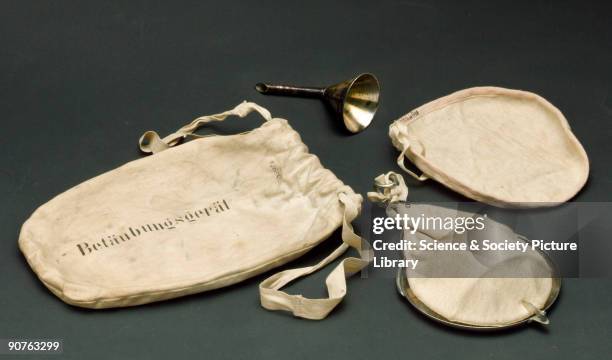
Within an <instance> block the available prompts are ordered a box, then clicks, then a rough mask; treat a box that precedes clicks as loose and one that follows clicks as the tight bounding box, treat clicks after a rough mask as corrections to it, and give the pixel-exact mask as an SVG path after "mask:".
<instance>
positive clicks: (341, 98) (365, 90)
mask: <svg viewBox="0 0 612 360" xmlns="http://www.w3.org/2000/svg"><path fill="white" fill-rule="evenodd" d="M255 89H256V90H257V91H259V92H260V93H262V94H270V95H288V96H306V97H318V98H323V99H325V100H326V101H327V102H328V103H329V104H330V105H331V107H332V108H333V109H334V110H335V111H336V113H337V114H338V116H339V117H341V118H342V121H343V123H344V126H345V127H346V129H347V130H348V131H350V132H351V133H358V132H361V131H363V130H365V128H367V127H368V125H370V123H371V122H372V119H373V118H374V114H376V110H377V109H378V98H379V96H380V85H379V83H378V80H377V79H376V77H375V76H374V75H372V74H368V73H365V74H361V75H359V76H357V77H355V78H354V79H351V80H347V81H343V82H341V83H338V84H335V85H331V86H328V87H326V88H320V87H297V86H286V85H270V84H264V83H259V84H257V85H255Z"/></svg>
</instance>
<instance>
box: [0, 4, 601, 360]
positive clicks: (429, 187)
mask: <svg viewBox="0 0 612 360" xmlns="http://www.w3.org/2000/svg"><path fill="white" fill-rule="evenodd" d="M611 18H612V6H611V5H610V3H609V2H608V3H606V2H578V1H575V2H559V1H538V2H533V1H503V2H495V3H493V2H487V1H478V2H475V1H468V2H455V1H435V2H433V1H432V2H426V1H337V2H330V1H308V2H287V1H250V2H247V1H244V2H231V1H215V2H210V1H209V2H206V1H193V2H159V1H132V2H119V1H116V2H115V1H113V2H104V3H97V2H96V3H93V2H92V3H86V2H80V1H2V2H1V3H0V124H1V126H0V129H1V132H0V135H1V140H0V199H2V201H1V202H0V229H2V237H1V241H0V254H1V255H0V256H1V258H0V281H1V284H2V288H1V290H0V291H1V293H0V294H1V295H0V338H9V337H30V338H61V339H63V340H64V353H63V355H62V357H65V358H71V359H83V358H88V359H98V358H100V359H104V358H131V359H138V358H143V359H144V358H147V359H149V358H160V359H165V358H170V357H178V358H193V357H199V358H232V359H235V358H268V359H275V358H304V359H305V358H310V359H312V358H335V359H338V358H349V357H354V358H390V357H396V358H400V357H401V358H404V357H406V358H412V359H418V358H427V359H429V358H472V359H473V358H478V359H480V358H494V359H515V358H517V357H521V358H537V359H544V358H557V359H561V358H571V359H601V358H605V357H609V356H610V352H611V351H612V345H611V341H610V339H611V338H612V336H611V335H612V334H611V325H612V307H611V306H610V304H611V303H612V283H611V282H610V281H609V280H586V279H580V280H568V281H565V283H564V287H563V290H562V295H561V298H560V299H559V301H558V303H557V304H556V306H555V307H554V308H553V309H552V311H551V319H552V324H551V325H550V326H549V327H548V328H547V329H541V328H539V327H537V326H527V327H525V328H521V329H519V330H514V331H506V332H502V333H491V334H475V333H467V332H459V331H454V330H451V329H448V328H444V327H441V326H438V325H436V324H434V323H432V322H430V321H428V320H426V319H424V318H423V317H422V316H420V315H419V314H417V313H416V312H415V311H414V310H413V309H412V308H411V307H410V306H409V305H408V304H407V303H406V302H405V301H403V300H402V299H401V298H400V297H399V296H398V295H397V294H396V292H395V289H394V284H393V282H392V281H391V280H390V279H389V278H386V277H380V276H376V272H371V273H370V275H371V276H370V278H369V279H353V280H351V281H350V283H349V288H350V289H349V296H348V298H347V299H346V301H345V303H344V304H342V305H341V306H340V308H339V309H337V311H335V312H334V313H333V314H332V315H331V316H330V317H329V318H328V319H326V320H324V321H305V320H299V319H295V318H292V317H291V316H289V315H287V314H285V313H273V312H268V311H264V310H262V309H261V308H260V306H259V299H258V295H257V284H258V282H259V281H260V280H262V279H263V276H260V277H258V278H254V279H252V280H250V281H246V282H244V283H242V284H239V285H236V286H232V287H230V288H227V289H223V290H220V291H213V292H210V293H205V294H201V295H195V296H190V297H187V298H183V299H178V300H174V301H167V302H163V303H159V304H152V305H147V306H141V307H137V308H131V309H115V310H106V311H90V310H83V309H78V308H74V307H71V306H68V305H65V304H63V303H62V302H61V301H59V300H58V299H56V298H55V297H54V296H53V295H51V294H50V292H49V291H47V290H46V289H45V288H44V287H43V286H42V285H41V284H40V283H39V282H38V280H37V279H36V277H35V275H34V274H33V273H32V272H31V270H30V269H29V267H28V266H27V264H26V263H25V261H24V259H23V257H22V256H21V254H20V253H19V250H18V248H17V238H18V233H19V229H20V226H21V224H22V223H23V222H24V221H25V220H26V219H27V217H28V216H29V215H30V214H31V213H32V211H34V209H35V208H36V207H38V206H39V205H41V204H43V203H44V202H46V201H47V200H49V199H50V198H51V197H52V196H54V195H56V194H58V193H60V192H62V191H64V190H66V189H68V188H70V187H72V186H74V185H76V184H78V183H80V182H82V181H84V180H86V179H88V178H90V177H93V176H95V175H98V174H100V173H102V172H104V171H107V170H110V169H113V168H115V167H117V166H119V165H121V164H123V163H125V162H127V161H130V160H132V159H136V158H138V157H140V156H141V155H140V154H139V152H138V151H137V148H136V140H137V139H138V137H139V136H140V135H141V134H142V132H143V131H145V130H149V129H156V130H158V131H159V132H160V133H161V134H166V133H168V132H170V131H172V130H174V129H176V128H178V127H179V126H181V125H183V124H184V123H186V122H187V121H190V120H191V119H192V118H194V117H195V116H197V115H201V114H210V113H215V112H219V111H222V110H226V109H229V108H231V107H233V106H234V105H236V104H237V103H238V102H240V101H242V100H244V99H250V100H253V101H256V102H258V103H259V104H261V105H263V106H265V107H267V108H268V109H270V110H271V111H272V113H273V114H274V115H276V116H279V117H284V118H287V119H289V120H290V121H291V124H292V126H293V127H294V128H295V129H296V130H297V131H299V133H300V134H301V135H302V137H303V141H304V142H305V143H306V144H307V145H308V146H309V148H310V150H311V151H312V152H313V153H315V154H317V155H319V156H320V158H321V160H322V162H323V164H324V165H325V166H327V167H328V168H330V169H331V170H333V171H334V172H335V173H336V174H337V176H338V177H339V178H341V179H343V180H344V181H345V182H346V183H347V184H349V185H350V186H352V187H353V188H354V189H355V190H356V191H358V192H361V193H365V192H366V191H368V190H370V187H371V183H372V179H373V177H374V176H376V175H378V174H380V173H382V172H386V171H388V170H397V166H396V165H395V162H394V160H395V157H396V155H397V153H396V151H395V150H394V149H393V148H392V146H391V144H390V141H389V139H388V137H387V128H388V125H389V124H390V123H391V122H392V121H393V120H394V119H396V118H398V117H399V116H401V115H403V114H404V113H406V112H408V111H409V110H411V109H412V108H414V107H416V106H419V105H421V104H423V103H425V102H427V101H429V100H433V99H435V98H438V97H441V96H443V95H446V94H448V93H450V92H452V91H455V90H459V89H462V88H466V87H470V86H475V85H497V86H504V87H509V88H519V89H524V90H529V91H533V92H536V93H538V94H541V95H542V96H544V97H545V98H547V99H548V100H550V101H551V102H552V103H553V104H555V105H557V106H558V107H559V108H560V109H561V110H562V111H563V112H564V114H565V115H566V117H567V118H568V120H569V121H570V123H571V125H572V128H573V130H574V132H575V134H576V135H577V137H578V138H579V139H580V140H581V141H582V143H583V144H584V146H585V148H586V150H587V153H588V154H589V156H590V160H591V166H592V168H591V176H590V180H589V183H588V185H587V186H586V188H585V189H584V190H583V191H582V192H581V193H580V194H579V195H578V196H577V197H576V200H578V201H611V200H612V167H611V166H610V163H611V160H612V159H611V154H612V142H610V137H611V136H612V87H611V84H610V80H612V66H611V65H612V25H611V24H612V22H611V20H610V19H611ZM365 71H369V72H372V73H374V74H376V75H377V76H378V78H379V79H380V81H381V83H382V102H381V107H380V110H379V112H378V114H377V117H376V119H375V122H374V123H373V125H372V126H371V127H370V128H369V129H368V130H367V131H366V132H365V133H363V134H360V135H357V136H346V134H345V133H343V132H342V131H340V129H339V127H338V126H337V125H336V124H334V122H333V121H332V117H331V116H330V114H329V112H328V111H327V109H326V108H325V106H324V105H323V104H322V103H319V102H317V101H316V100H298V99H289V98H275V97H264V96H262V95H259V94H257V93H256V92H255V91H254V90H253V85H254V84H255V83H256V82H258V81H277V82H289V83H296V84H313V85H318V84H321V85H323V84H327V83H334V82H337V81H340V80H343V79H346V78H349V77H352V76H354V75H356V74H357V73H360V72H365ZM258 123H259V120H258V119H257V118H256V117H255V116H252V117H249V118H248V119H247V120H242V121H230V122H226V123H223V124H221V125H216V126H215V127H214V129H215V131H217V132H219V133H233V132H236V131H241V130H246V129H250V128H253V127H255V126H257V125H258ZM204 132H206V131H204ZM202 161H207V159H206V157H205V155H203V156H202ZM410 198H411V199H412V200H414V201H447V200H450V201H457V200H462V198H461V197H460V196H458V195H455V194H453V193H452V192H450V191H448V190H446V189H444V188H443V187H441V186H439V185H436V184H434V183H427V184H426V185H421V186H419V185H416V184H411V194H410ZM365 217H367V215H364V216H363V218H365ZM358 227H359V228H360V230H362V231H365V230H367V228H364V225H363V224H362V225H361V226H358ZM279 241H281V240H280V239H279ZM339 242H340V239H339V237H338V234H335V235H334V236H333V237H332V238H331V239H330V240H329V241H327V242H326V243H325V244H324V245H322V246H321V247H320V248H319V249H316V250H315V251H313V252H312V253H310V254H308V255H307V256H304V257H303V258H302V259H300V260H299V261H297V262H295V263H293V264H291V266H296V265H300V264H310V263H313V262H314V261H316V260H317V259H318V258H320V257H321V256H323V255H324V254H325V253H327V252H328V251H330V250H331V249H332V248H334V247H335V246H336V245H337V244H338V243H339ZM328 271H329V270H324V271H322V272H321V273H320V274H317V275H315V276H313V277H311V278H308V279H306V280H304V281H301V282H300V283H299V284H297V285H295V286H292V287H291V288H290V290H291V291H294V292H298V291H301V292H304V293H305V294H306V295H310V296H321V295H323V294H324V289H323V285H322V281H323V279H324V277H325V275H326V273H327V272H328ZM27 357H28V356H24V357H20V358H27Z"/></svg>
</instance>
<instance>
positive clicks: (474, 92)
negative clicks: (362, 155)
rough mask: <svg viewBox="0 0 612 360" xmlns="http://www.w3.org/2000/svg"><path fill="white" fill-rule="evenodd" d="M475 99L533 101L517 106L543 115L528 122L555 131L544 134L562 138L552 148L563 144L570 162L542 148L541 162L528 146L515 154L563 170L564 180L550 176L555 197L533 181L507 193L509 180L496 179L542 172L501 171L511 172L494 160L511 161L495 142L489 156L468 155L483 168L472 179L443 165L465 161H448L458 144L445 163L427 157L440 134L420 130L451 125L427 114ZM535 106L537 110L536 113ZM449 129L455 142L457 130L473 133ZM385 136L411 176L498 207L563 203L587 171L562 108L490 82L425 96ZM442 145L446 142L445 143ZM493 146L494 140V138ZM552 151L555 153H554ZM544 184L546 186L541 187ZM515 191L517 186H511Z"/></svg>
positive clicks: (521, 168)
mask: <svg viewBox="0 0 612 360" xmlns="http://www.w3.org/2000/svg"><path fill="white" fill-rule="evenodd" d="M479 98H480V99H487V98H488V99H497V98H499V99H501V101H510V102H512V101H516V100H519V101H521V102H525V104H527V106H529V105H532V109H521V111H534V112H531V114H532V116H533V117H534V118H535V117H536V116H542V117H543V118H546V119H547V121H548V122H546V123H542V122H534V121H531V120H532V119H531V117H530V118H529V120H530V121H529V124H535V125H533V127H535V128H539V130H542V131H544V132H545V133H554V134H556V136H552V137H550V138H549V139H553V141H552V143H553V144H555V141H554V139H563V141H564V142H565V144H566V146H560V145H558V144H556V145H555V146H556V148H555V149H556V150H559V149H563V151H564V152H567V153H571V154H572V156H571V157H569V158H567V159H568V160H567V161H566V162H567V163H569V164H571V165H572V166H571V167H566V166H561V165H558V164H555V162H553V161H552V160H550V156H549V155H550V154H549V153H548V152H545V153H546V154H549V155H547V156H549V158H548V159H546V161H543V160H541V159H540V156H538V153H535V152H530V151H531V150H533V149H532V148H525V149H523V150H525V151H523V152H522V153H520V152H519V153H520V154H522V155H527V157H529V158H530V159H531V160H533V159H535V158H537V159H539V161H541V162H540V163H539V164H540V165H542V164H546V165H550V164H554V165H551V167H552V168H553V169H555V170H556V172H561V171H563V173H564V175H563V181H559V177H560V176H561V175H559V176H557V177H556V178H555V179H556V181H555V182H557V183H560V184H561V185H560V186H557V187H556V189H557V190H558V192H559V193H557V194H555V195H554V196H552V195H550V196H544V197H541V196H539V195H538V196H536V195H534V194H539V193H540V192H539V189H538V188H537V187H534V186H533V185H532V188H531V191H528V193H529V194H528V195H525V196H523V195H524V193H525V191H527V190H530V189H529V188H527V189H526V190H525V188H524V187H520V192H521V193H523V195H522V196H516V194H515V193H512V192H510V193H507V188H506V189H505V188H504V185H508V184H509V183H511V182H508V181H506V182H504V181H503V180H500V179H515V180H516V179H518V178H519V175H517V174H520V175H524V171H525V169H526V168H531V175H534V174H535V175H541V174H538V173H537V172H535V173H534V170H533V169H534V168H536V169H538V168H540V167H539V166H531V167H530V166H518V165H513V166H515V167H516V168H515V169H513V170H512V171H509V170H506V171H507V172H509V173H510V175H509V176H506V175H508V174H507V173H504V172H499V171H500V168H499V166H498V165H499V164H500V163H501V164H510V162H508V159H506V158H505V157H499V156H500V155H499V154H498V151H499V149H500V147H495V148H494V149H493V150H495V151H490V153H491V154H493V153H495V155H491V156H490V157H487V158H479V157H477V156H476V157H474V158H472V161H474V160H476V163H478V164H480V165H482V166H484V167H480V166H479V167H477V170H478V172H477V174H480V175H479V176H476V179H477V180H479V181H475V180H474V173H473V172H470V176H469V177H468V178H469V180H466V179H468V178H466V176H465V174H460V173H457V169H454V168H453V167H452V166H449V165H448V161H451V163H453V164H462V161H463V163H465V161H466V160H464V158H462V157H461V158H460V159H459V160H457V161H452V160H456V159H453V157H454V158H457V156H458V154H459V152H458V150H460V149H461V148H455V150H453V153H452V154H450V157H449V158H448V159H447V160H445V161H446V162H447V163H441V162H440V161H438V160H435V159H432V158H431V156H432V153H431V151H432V149H433V150H434V153H435V152H438V153H439V152H440V148H441V147H440V145H439V144H440V141H442V139H438V137H439V135H440V133H439V132H437V131H436V132H435V134H433V135H432V136H427V137H424V136H423V132H424V131H425V130H424V129H425V128H430V129H431V130H432V131H433V130H434V129H440V128H442V129H445V126H446V127H448V126H451V125H445V124H446V122H442V121H440V120H438V121H434V122H432V121H429V120H431V119H432V118H431V116H434V117H435V116H436V115H435V113H436V112H438V111H440V110H443V111H450V109H451V107H453V106H456V105H457V104H458V103H466V104H467V103H468V101H471V100H473V99H479ZM506 106H510V105H509V104H506ZM510 108H511V109H514V107H512V106H510ZM480 111H481V112H482V113H486V114H487V115H490V114H489V113H487V112H486V111H485V110H482V109H481V110H480ZM535 111H538V112H541V113H538V112H535ZM482 113H478V114H480V115H482ZM496 113H499V114H505V112H504V111H500V110H499V109H496V110H495V113H493V115H495V114H496ZM534 114H535V115H534ZM543 114H544V115H543ZM470 115H472V114H468V115H464V114H462V115H461V119H463V122H464V121H465V119H469V116H470ZM500 116H502V115H500ZM522 118H523V117H521V118H517V119H522ZM428 119H429V120H428ZM540 120H542V119H540ZM423 121H429V123H425V124H426V126H425V125H423ZM515 123H517V124H521V122H520V121H517V122H515ZM523 123H524V122H523ZM416 124H418V125H416ZM502 124H503V123H502ZM415 126H416V130H418V131H419V132H418V133H415V131H414V130H415ZM521 128H522V127H521ZM419 129H420V130H419ZM452 129H453V130H456V131H448V133H452V134H453V135H452V139H453V140H451V142H453V141H459V140H454V139H458V135H459V134H461V133H463V134H464V137H469V136H468V135H474V134H473V133H470V132H468V130H470V129H468V128H467V127H466V126H464V127H463V128H452ZM445 130H448V128H446V129H445ZM461 130H463V132H461ZM430 135H431V134H430ZM515 135H516V134H515ZM389 136H390V138H391V141H392V143H393V145H394V146H395V148H396V149H398V150H399V151H400V152H401V153H400V155H399V157H398V159H397V163H398V165H399V166H400V167H401V168H402V169H403V170H404V171H405V172H406V173H408V174H409V175H411V176H413V177H414V178H416V179H418V180H420V181H424V180H426V179H428V178H431V179H433V180H436V181H437V182H439V183H441V184H443V185H444V186H446V187H448V188H449V189H451V190H453V191H455V192H458V193H460V194H462V195H464V196H466V197H468V198H471V199H474V200H477V201H481V202H484V203H487V204H490V205H493V206H498V207H502V208H535V207H548V206H556V205H559V204H560V203H563V202H565V201H568V200H570V199H571V198H573V197H574V196H575V195H576V194H577V193H578V192H579V191H580V189H582V188H583V187H584V185H585V184H586V181H587V179H588V174H589V160H588V156H587V154H586V152H585V150H584V148H583V146H582V144H581V143H580V142H579V141H578V139H577V138H576V136H575V135H574V134H573V132H572V131H571V128H570V126H569V123H568V122H567V119H566V118H565V116H564V115H563V114H562V113H561V111H560V110H559V109H557V108H556V107H555V106H554V105H553V104H551V103H550V102H548V101H547V100H546V99H544V98H543V97H541V96H539V95H537V94H534V93H531V92H527V91H521V90H513V89H505V88H500V87H493V86H484V87H474V88H468V89H464V90H460V91H457V92H454V93H452V94H450V95H447V96H443V97H441V98H438V99H436V100H433V101H430V102H428V103H426V104H424V105H422V106H420V107H418V108H416V109H415V110H412V111H410V112H409V113H407V114H406V115H404V116H402V117H400V118H399V119H398V120H396V121H394V122H393V123H392V124H391V125H390V127H389ZM504 136H505V137H500V138H499V139H505V140H512V137H511V136H508V135H504ZM561 137H562V138H561ZM432 139H433V140H432ZM530 140H532V141H533V144H538V145H539V143H540V142H539V141H535V140H533V139H530ZM422 141H424V142H425V143H427V142H429V143H430V145H429V146H425V145H424V144H423V143H422ZM436 141H438V145H436ZM500 141H501V140H500ZM526 143H528V142H526ZM444 144H445V146H446V143H444ZM459 144H460V145H465V144H462V143H459ZM533 144H531V145H533ZM497 145H499V143H498V144H497ZM432 146H433V148H432ZM436 147H437V149H436ZM428 149H429V151H430V152H429V153H428V152H427V151H428ZM483 149H484V148H483ZM502 149H503V148H502ZM489 150H491V149H489ZM504 152H506V155H508V154H512V153H513V152H515V153H516V149H514V151H513V150H511V149H509V148H508V149H507V150H505V151H504ZM480 155H482V154H480ZM502 155H504V154H503V152H502ZM514 155H516V154H514ZM556 155H559V154H556ZM561 155H565V154H564V153H561ZM487 156H488V155H487ZM406 157H407V158H408V159H409V160H410V161H411V162H412V163H413V164H414V165H415V166H416V167H417V168H418V169H419V170H421V171H422V172H423V174H422V175H417V174H415V173H414V172H413V171H411V170H409V169H407V167H406V164H405V163H404V161H405V158H406ZM496 157H497V158H496ZM438 158H441V157H440V154H438ZM517 158H518V157H514V158H513V159H517ZM553 158H558V159H566V158H565V157H564V156H558V157H555V156H553ZM492 160H495V161H492ZM486 161H489V162H488V163H487V162H486ZM523 161H524V162H525V163H524V164H522V165H532V164H533V163H532V162H530V161H526V160H523ZM468 163H471V162H468ZM491 163H494V164H495V166H494V167H493V165H491ZM515 163H516V162H513V164H515ZM440 165H442V166H440ZM487 165H488V166H492V167H491V168H487V167H486V166H487ZM562 165H566V164H562ZM459 168H461V169H464V168H465V167H463V166H459ZM483 169H485V170H486V169H488V170H487V171H484V170H483ZM493 169H495V171H493ZM489 170H490V171H489ZM570 171H572V173H571V175H572V176H571V177H570V179H571V181H570V180H567V179H568V177H567V176H566V174H567V173H568V172H570ZM493 173H497V175H498V176H497V178H496V179H492V178H491V176H492V174H493ZM482 174H487V175H486V177H485V175H482ZM462 175H463V176H462ZM502 175H503V176H502ZM546 176H548V175H546ZM479 177H480V179H479ZM533 179H534V178H531V177H530V178H529V181H530V182H531V181H532V180H533ZM540 180H542V179H540ZM545 180H546V181H544V180H542V181H540V183H548V180H549V179H548V178H546V179H545ZM479 182H480V183H479ZM523 183H524V182H523ZM492 185H495V186H493V187H492ZM540 185H541V184H540ZM540 187H541V186H540ZM492 188H495V189H496V190H491V189H492ZM546 189H550V187H546ZM514 190H516V188H515V189H514ZM547 191H548V190H547ZM509 194H510V195H509Z"/></svg>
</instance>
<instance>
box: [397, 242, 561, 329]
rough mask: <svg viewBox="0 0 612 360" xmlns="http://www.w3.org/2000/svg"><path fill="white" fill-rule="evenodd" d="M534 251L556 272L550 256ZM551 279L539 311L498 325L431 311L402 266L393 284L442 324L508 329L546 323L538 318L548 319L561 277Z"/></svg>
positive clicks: (470, 327)
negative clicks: (477, 322)
mask: <svg viewBox="0 0 612 360" xmlns="http://www.w3.org/2000/svg"><path fill="white" fill-rule="evenodd" d="M536 251H537V252H538V253H539V254H540V255H541V256H542V257H543V258H544V260H545V261H546V263H547V264H548V265H549V266H550V267H551V269H552V273H553V274H556V273H557V270H556V269H557V268H556V266H555V264H554V263H553V261H552V260H551V259H550V257H549V256H548V255H547V254H546V253H545V252H543V251H540V250H536ZM551 280H552V284H551V290H550V293H549V294H548V297H547V299H546V302H545V303H544V306H543V307H542V308H541V309H538V310H539V311H540V312H541V313H539V314H534V315H532V316H529V317H526V318H524V319H522V320H518V321H513V322H509V323H506V324H499V325H475V324H469V323H464V322H460V321H453V320H449V319H447V318H446V317H444V316H442V315H440V314H438V313H437V312H435V311H433V310H432V309H431V308H430V307H429V306H427V305H426V304H425V303H424V302H422V301H421V300H420V299H419V298H418V297H417V296H416V295H415V294H414V292H413V291H412V289H411V288H410V285H409V283H408V276H407V275H406V270H405V269H403V268H399V269H398V271H397V275H396V277H395V286H396V289H397V291H398V292H399V293H400V295H402V296H403V297H404V298H406V300H408V302H409V303H410V304H411V305H412V306H414V308H416V309H417V310H418V311H419V312H420V313H422V314H424V315H425V316H427V317H428V318H430V319H432V320H434V321H436V322H438V323H442V324H444V325H448V326H451V327H454V328H458V329H463V330H476V331H491V330H504V329H509V328H513V327H517V326H520V325H524V324H527V323H530V322H533V321H535V322H540V323H543V324H547V322H545V321H541V320H540V319H542V317H543V318H544V319H545V320H546V321H548V319H547V318H546V311H547V310H548V309H549V308H550V307H551V306H552V305H553V304H554V303H555V301H556V300H557V298H558V296H559V293H560V292H561V278H560V277H552V278H551Z"/></svg>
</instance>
